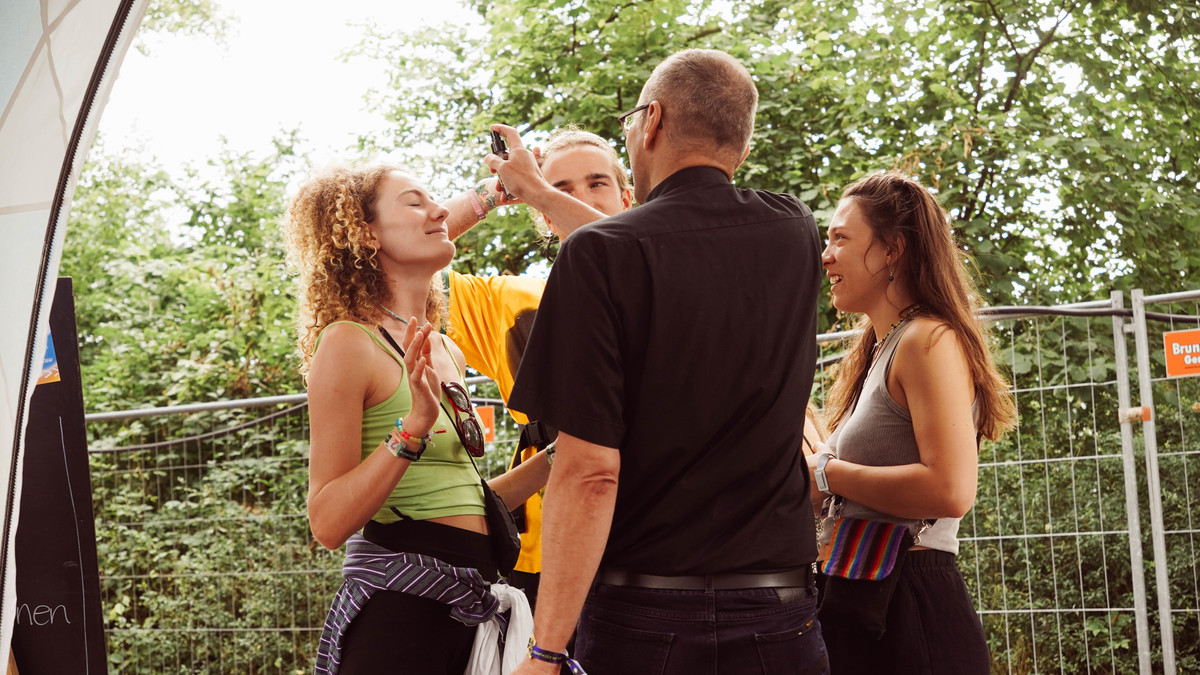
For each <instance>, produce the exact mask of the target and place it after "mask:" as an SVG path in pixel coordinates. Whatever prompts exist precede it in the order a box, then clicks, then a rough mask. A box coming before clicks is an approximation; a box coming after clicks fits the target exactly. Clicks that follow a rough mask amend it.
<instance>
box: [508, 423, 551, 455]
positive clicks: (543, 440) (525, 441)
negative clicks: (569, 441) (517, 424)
mask: <svg viewBox="0 0 1200 675" xmlns="http://www.w3.org/2000/svg"><path fill="white" fill-rule="evenodd" d="M555 438H558V432H557V431H556V430H554V429H552V428H551V427H550V426H549V425H548V424H546V423H544V422H542V421H540V420H534V421H532V422H529V423H528V424H522V425H521V435H520V437H519V438H518V439H517V449H518V450H524V449H525V448H537V449H538V450H543V449H545V447H546V446H547V445H550V443H551V442H552V441H553V440H554V439H555Z"/></svg>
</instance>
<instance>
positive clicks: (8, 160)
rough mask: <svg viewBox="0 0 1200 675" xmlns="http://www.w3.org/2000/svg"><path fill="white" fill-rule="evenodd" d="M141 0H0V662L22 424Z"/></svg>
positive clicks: (7, 627)
mask: <svg viewBox="0 0 1200 675" xmlns="http://www.w3.org/2000/svg"><path fill="white" fill-rule="evenodd" d="M148 1H149V0H3V2H0V316H3V317H4V318H5V320H4V321H3V322H0V453H2V454H0V485H2V486H3V487H4V488H5V490H4V494H3V496H2V497H0V523H2V526H3V537H2V538H0V586H2V588H3V603H2V604H0V647H2V649H3V651H0V668H2V667H3V665H2V664H4V663H7V662H8V652H9V646H10V644H11V640H12V634H13V625H14V620H15V610H16V590H15V581H16V574H15V569H14V549H13V547H14V541H15V538H16V532H17V519H18V518H19V515H20V514H19V512H18V511H19V509H18V507H19V505H20V502H21V469H22V462H23V456H22V455H23V452H24V441H25V423H26V419H27V417H28V406H29V401H30V398H31V397H32V395H33V387H34V384H35V383H36V381H37V376H38V374H39V373H40V372H41V367H42V357H43V356H44V354H45V348H46V347H45V345H46V333H47V325H48V317H49V314H50V301H51V299H52V298H53V295H54V287H55V280H56V277H57V276H58V266H59V261H60V259H61V249H62V243H63V240H64V238H65V235H66V225H67V214H68V213H69V211H70V208H71V199H72V196H73V195H74V192H75V183H76V180H77V178H78V176H79V170H80V167H81V166H82V165H83V161H84V158H85V157H86V156H87V152H88V149H89V148H90V147H91V144H92V141H93V139H94V138H95V135H96V128H97V124H98V121H99V118H100V113H101V111H102V110H103V109H104V104H105V102H106V101H107V100H108V96H109V92H110V91H111V90H112V85H113V82H114V81H115V80H116V75H117V71H118V70H119V68H120V65H121V62H122V60H123V59H124V57H125V53H126V51H127V50H128V49H129V45H130V43H131V42H132V40H133V34H134V32H135V31H136V30H137V27H138V25H139V24H140V23H141V20H142V15H143V14H144V13H145V10H146V4H147V3H148Z"/></svg>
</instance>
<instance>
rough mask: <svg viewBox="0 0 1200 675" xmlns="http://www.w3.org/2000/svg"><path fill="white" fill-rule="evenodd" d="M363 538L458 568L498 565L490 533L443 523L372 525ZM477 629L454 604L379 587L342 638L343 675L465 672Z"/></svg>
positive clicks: (492, 566) (417, 674)
mask: <svg viewBox="0 0 1200 675" xmlns="http://www.w3.org/2000/svg"><path fill="white" fill-rule="evenodd" d="M363 536H365V537H366V538H367V539H368V540H370V541H371V542H373V543H376V544H379V545H380V546H383V547H384V548H387V549H388V550H391V551H397V552H405V553H420V554H422V555H428V556H433V557H435V558H437V559H439V560H442V561H444V562H447V563H449V564H451V565H454V566H456V567H474V568H476V569H482V570H487V569H492V570H494V569H496V563H495V561H494V560H493V557H492V551H491V546H490V544H489V543H488V538H487V535H483V534H479V533H476V532H471V531H469V530H463V529H461V528H457V527H451V526H449V525H442V524H440V523H431V522H428V521H421V520H408V521H400V522H397V523H392V524H389V525H379V524H378V523H374V522H372V523H370V524H368V525H367V528H366V529H365V530H364V531H363ZM474 642H475V628H474V627H468V626H465V625H463V624H461V623H459V622H458V621H456V620H455V619H454V618H452V617H451V616H450V606H449V605H446V604H443V603H441V602H438V601H436V600H428V599H426V598H420V597H417V596H415V595H409V594H407V593H400V592H394V591H379V592H376V593H375V594H374V595H372V596H371V599H370V600H368V601H367V604H366V605H365V606H363V608H362V611H361V612H360V613H359V614H358V616H356V617H355V618H354V621H352V622H351V623H350V627H349V628H348V629H347V630H346V635H345V637H344V638H343V640H342V665H341V670H340V671H338V672H339V673H341V675H368V674H369V675H375V674H377V673H398V672H402V673H405V674H406V675H409V674H412V675H462V672H463V671H464V670H465V669H466V667H467V661H468V660H469V659H470V658H471V646H472V645H473V644H474Z"/></svg>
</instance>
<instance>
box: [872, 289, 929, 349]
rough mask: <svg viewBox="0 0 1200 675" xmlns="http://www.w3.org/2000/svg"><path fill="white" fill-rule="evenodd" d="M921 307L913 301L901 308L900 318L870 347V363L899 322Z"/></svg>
mask: <svg viewBox="0 0 1200 675" xmlns="http://www.w3.org/2000/svg"><path fill="white" fill-rule="evenodd" d="M921 309H922V308H921V306H920V305H918V304H915V303H914V304H911V305H909V306H908V307H905V308H904V309H903V310H901V311H900V320H899V321H897V322H896V323H894V324H892V327H891V328H889V329H888V332H886V333H884V334H883V338H881V339H880V340H878V341H877V342H876V343H875V346H874V347H871V362H872V363H874V362H875V357H876V356H878V355H879V349H880V347H883V343H885V342H887V339H888V338H889V337H891V336H892V333H894V332H895V331H896V328H898V327H899V326H900V324H902V323H904V322H905V321H908V320H909V319H911V318H912V315H913V314H916V313H917V312H919V311H921Z"/></svg>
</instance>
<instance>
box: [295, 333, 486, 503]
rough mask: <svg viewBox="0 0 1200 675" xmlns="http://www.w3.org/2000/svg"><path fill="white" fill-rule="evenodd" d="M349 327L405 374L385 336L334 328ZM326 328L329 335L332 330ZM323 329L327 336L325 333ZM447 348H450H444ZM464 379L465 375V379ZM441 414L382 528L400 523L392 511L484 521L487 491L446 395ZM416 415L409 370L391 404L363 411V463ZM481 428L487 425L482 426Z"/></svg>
mask: <svg viewBox="0 0 1200 675" xmlns="http://www.w3.org/2000/svg"><path fill="white" fill-rule="evenodd" d="M339 323H348V324H351V325H353V326H358V327H359V328H361V329H362V330H363V332H365V333H366V334H367V335H369V336H370V337H371V339H372V340H374V341H375V344H377V345H379V348H380V349H382V350H383V351H385V352H387V353H388V355H389V356H391V357H392V358H394V359H395V360H396V361H397V362H398V363H399V364H400V367H401V368H404V361H403V360H402V359H401V358H400V356H399V355H398V354H396V353H395V352H393V351H392V350H391V349H390V348H389V347H388V346H387V345H385V344H384V342H383V340H382V339H381V338H380V336H379V335H378V334H377V333H376V332H375V331H374V330H372V329H371V328H370V327H369V326H364V325H362V324H360V323H356V322H354V321H335V322H334V323H331V324H329V325H330V326H333V325H336V324H339ZM328 328H329V326H326V327H325V329H328ZM325 329H322V334H324V330H325ZM320 344H321V342H320V337H318V338H317V348H318V349H319V348H320ZM443 347H445V345H444V343H443ZM460 374H461V373H460ZM440 408H441V409H440V410H439V411H438V418H437V421H436V422H434V425H433V428H432V429H431V430H430V435H431V436H432V437H433V443H431V444H430V445H429V446H428V447H426V448H425V452H424V454H422V455H421V459H420V460H419V461H416V462H413V463H412V465H411V466H409V467H408V470H407V471H405V472H404V477H403V478H401V479H400V482H399V483H397V484H396V488H395V489H394V490H392V494H391V495H390V496H389V497H388V498H387V500H386V501H385V502H384V503H383V508H381V509H380V510H379V512H378V513H376V514H375V516H374V517H372V520H374V521H376V522H380V523H393V522H396V521H397V520H400V516H398V515H396V513H395V512H394V511H392V508H393V507H395V509H396V510H397V511H399V512H400V513H403V514H404V516H405V517H406V518H412V519H413V520H427V519H429V518H441V517H444V516H461V515H474V516H482V515H484V507H483V487H482V486H481V485H480V484H479V474H478V473H476V471H475V467H474V466H473V465H472V464H471V457H470V455H469V454H468V453H467V449H466V448H465V447H463V444H462V441H460V440H459V438H458V433H457V432H456V431H455V430H454V420H453V419H452V418H450V417H448V416H447V413H446V411H448V410H454V408H453V407H452V406H451V404H450V401H449V400H448V399H447V398H446V395H445V394H444V393H443V394H442V405H441V407H440ZM411 409H412V394H411V393H410V392H409V390H408V370H407V369H404V375H403V376H402V377H401V378H400V383H399V384H397V385H396V391H394V392H392V395H391V396H389V397H387V399H386V400H384V401H382V402H380V403H377V404H375V405H373V406H371V407H370V408H367V409H366V410H364V411H363V422H362V458H363V459H366V458H367V457H368V456H369V455H370V454H371V453H372V452H374V451H375V448H377V447H379V444H380V443H382V442H383V439H384V438H386V437H387V435H388V432H389V431H390V430H391V429H392V427H393V426H394V425H395V424H396V418H397V417H404V416H405V415H407V414H408V412H409V410H411ZM481 426H482V424H481Z"/></svg>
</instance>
